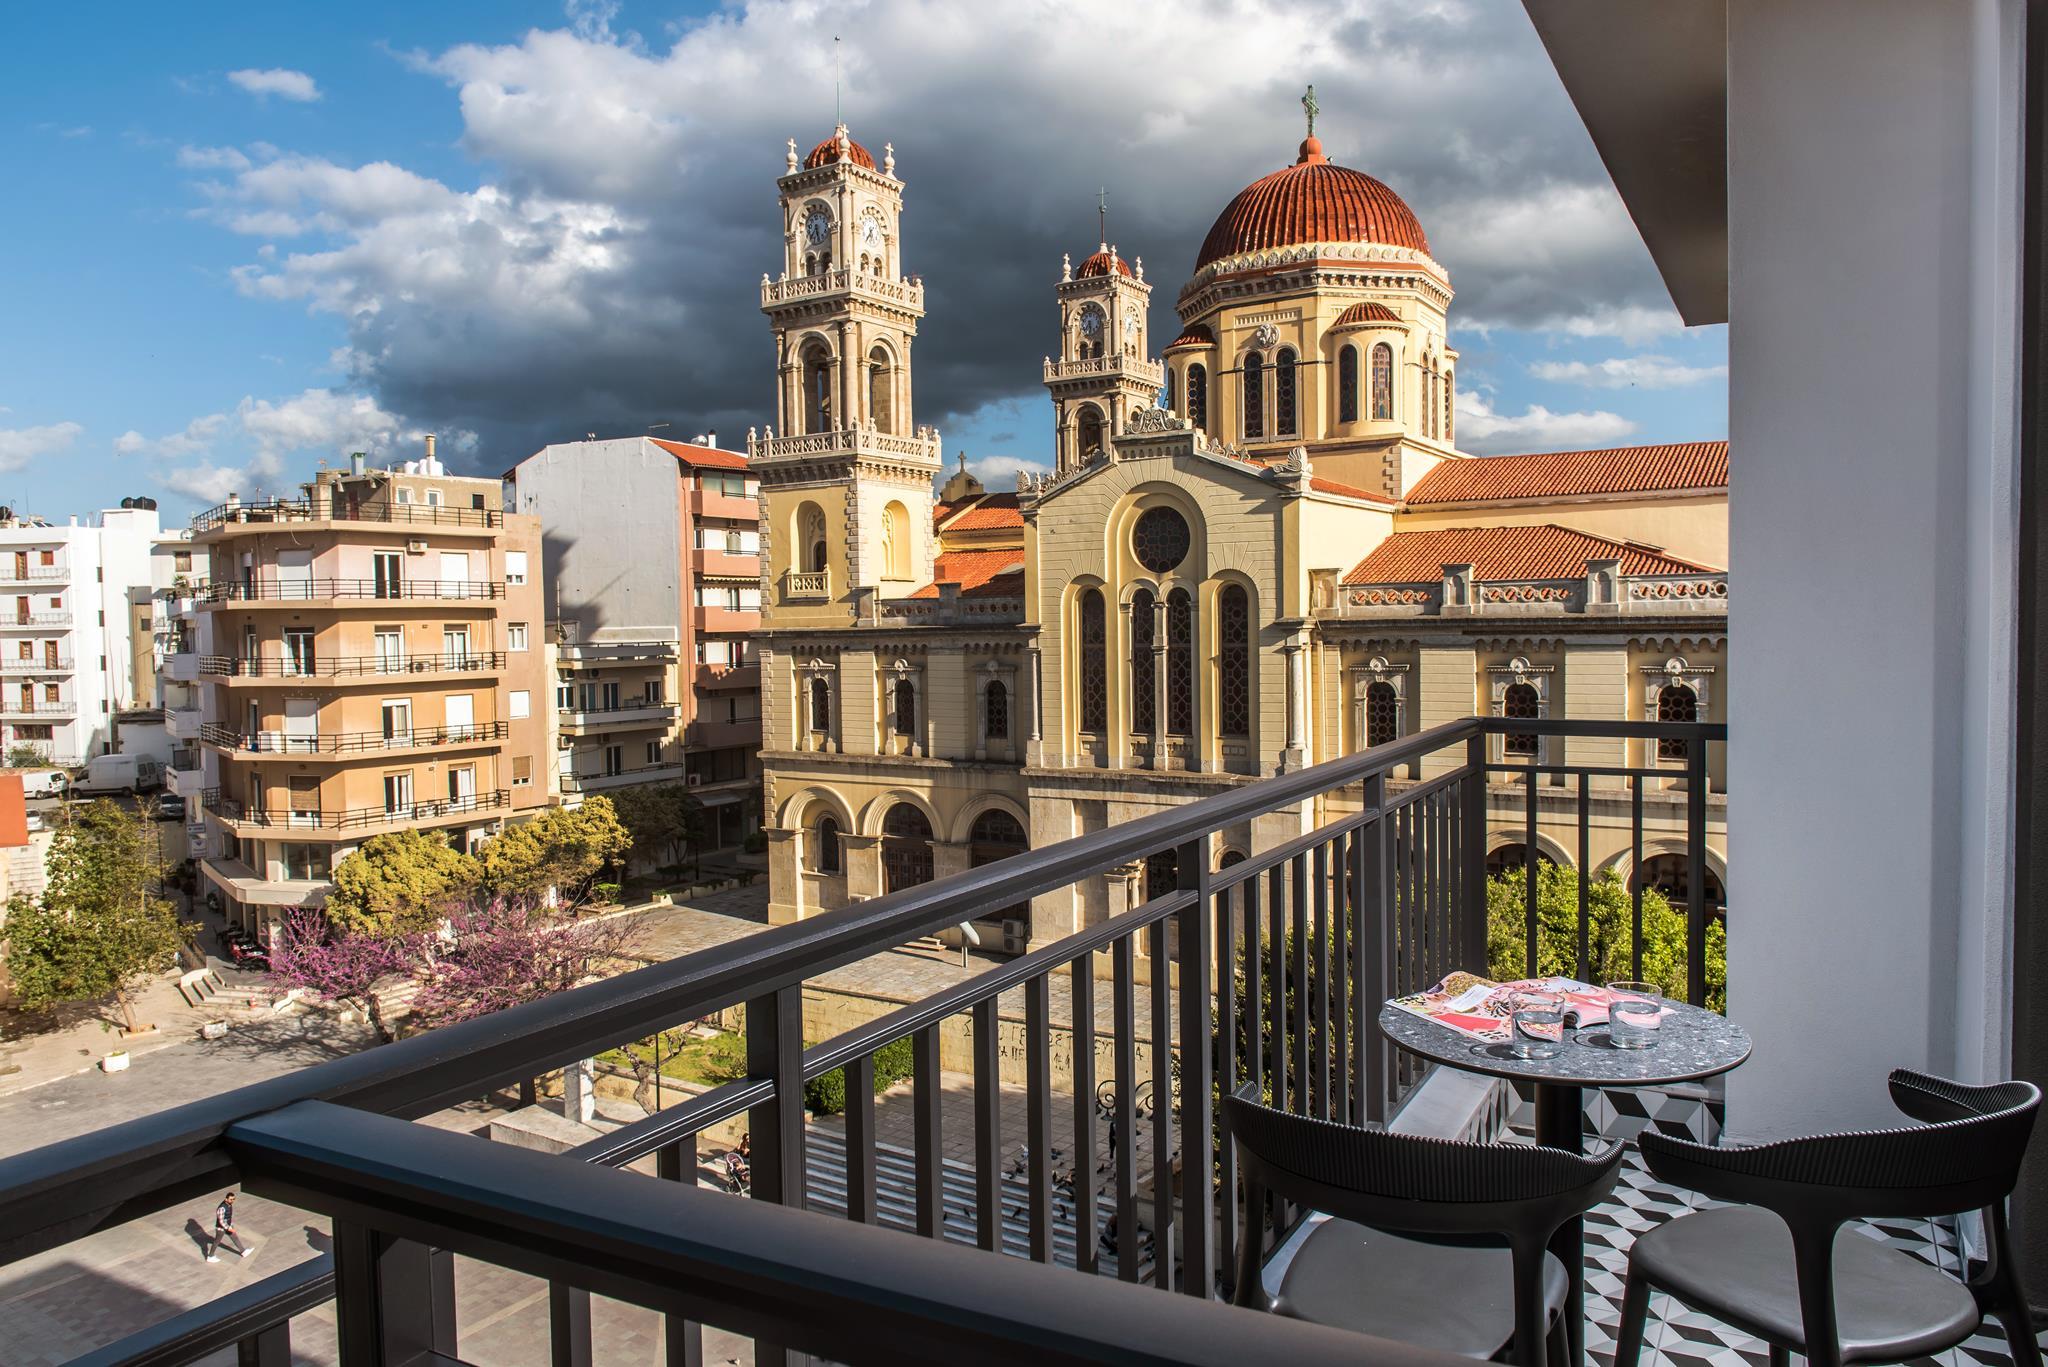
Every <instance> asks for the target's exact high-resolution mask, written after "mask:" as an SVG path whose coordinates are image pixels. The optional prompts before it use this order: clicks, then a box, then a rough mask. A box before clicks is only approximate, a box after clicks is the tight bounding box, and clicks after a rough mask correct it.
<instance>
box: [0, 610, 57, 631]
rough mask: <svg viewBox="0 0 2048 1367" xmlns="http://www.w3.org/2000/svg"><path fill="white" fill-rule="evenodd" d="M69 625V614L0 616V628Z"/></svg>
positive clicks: (10, 614) (11, 614)
mask: <svg viewBox="0 0 2048 1367" xmlns="http://www.w3.org/2000/svg"><path fill="white" fill-rule="evenodd" d="M70 625H71V614H70V613H69V612H62V611H59V612H10V613H6V614H4V615H0V628H4V627H68V626H70Z"/></svg>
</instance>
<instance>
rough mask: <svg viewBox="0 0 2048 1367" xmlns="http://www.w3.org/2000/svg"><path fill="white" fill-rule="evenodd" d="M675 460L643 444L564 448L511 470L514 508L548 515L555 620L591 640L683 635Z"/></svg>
mask: <svg viewBox="0 0 2048 1367" xmlns="http://www.w3.org/2000/svg"><path fill="white" fill-rule="evenodd" d="M679 468H680V467H679V466H678V465H677V464H676V458H675V457H674V456H672V455H670V454H669V453H668V452H666V451H664V450H662V449H661V448H660V447H658V446H656V445H654V443H652V442H649V441H643V440H641V439H640V438H638V437H622V438H618V439H616V440H611V441H587V442H562V443H559V444H557V445H554V446H549V447H546V448H544V449H543V450H541V451H540V452H538V453H536V454H535V455H532V456H529V457H528V458H527V459H525V460H523V461H521V462H520V463H519V465H518V468H517V469H516V470H514V472H513V480H514V491H515V492H514V497H515V499H516V508H515V511H518V512H522V513H538V514H540V518H541V548H542V556H541V559H542V562H543V563H542V564H541V565H538V566H535V567H534V570H535V571H538V572H540V573H542V574H544V575H545V576H546V582H547V593H546V602H547V614H548V620H549V621H550V622H558V621H559V622H569V623H574V624H576V626H577V627H578V629H579V630H580V633H581V635H580V639H581V640H582V641H584V642H602V641H677V640H680V639H681V638H682V618H681V610H682V603H683V594H682V589H681V587H680V586H679V585H678V583H677V579H678V577H679V576H680V574H681V572H682V564H683V545H682V535H683V529H682V514H681V506H682V505H681V498H682V492H681V483H680V481H679V480H678V479H677V477H676V472H677V470H678V469H679Z"/></svg>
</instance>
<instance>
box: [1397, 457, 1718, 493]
mask: <svg viewBox="0 0 2048 1367" xmlns="http://www.w3.org/2000/svg"><path fill="white" fill-rule="evenodd" d="M1727 487H1728V443H1727V442H1725V441H1689V442H1678V443H1674V444H1672V445H1668V446H1618V447H1614V448H1612V449H1609V450H1604V451H1551V452H1546V453H1543V454H1539V455H1531V456H1474V457H1471V458H1470V459H1467V460H1447V461H1445V462H1443V463H1442V464H1441V465H1439V466H1437V467H1436V469H1434V470H1431V471H1430V472H1429V473H1428V474H1427V475H1424V476H1423V477H1422V480H1421V482H1420V483H1418V484H1417V485H1416V486H1415V487H1414V488H1413V489H1411V490H1409V491H1408V502H1409V503H1411V504H1422V503H1466V502H1477V501H1483V500H1487V499H1496V498H1565V497H1570V496H1572V495H1575V494H1622V493H1649V492H1652V491H1656V490H1664V489H1672V490H1677V489H1699V490H1708V489H1725V488H1727Z"/></svg>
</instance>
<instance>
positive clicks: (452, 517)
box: [192, 498, 505, 532]
mask: <svg viewBox="0 0 2048 1367" xmlns="http://www.w3.org/2000/svg"><path fill="white" fill-rule="evenodd" d="M330 521H332V522H385V523H397V524H401V525H404V526H408V527H502V526H504V525H505V515H504V514H503V513H502V512H499V511H498V510H497V509H495V508H449V507H445V506H436V505H433V504H426V503H391V502H382V501H380V502H377V503H374V504H362V505H358V506H356V507H354V508H351V507H349V506H348V502H347V500H346V499H345V498H344V499H342V500H340V501H339V502H337V503H336V504H334V505H333V506H332V507H331V508H330V507H328V506H327V505H326V503H325V500H323V501H322V503H321V504H320V505H318V506H317V507H316V505H315V504H314V503H313V501H312V500H310V499H304V498H278V499H270V500H267V501H264V502H257V503H241V502H231V503H222V504H219V505H217V506H215V507H212V508H208V509H207V510H206V511H205V512H203V513H201V514H199V515H198V516H197V517H195V518H193V519H192V530H193V531H195V532H210V531H212V530H213V529H214V528H216V527H224V526H227V525H228V524H230V523H236V524H241V523H251V522H256V523H262V522H330Z"/></svg>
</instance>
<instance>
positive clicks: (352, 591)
mask: <svg viewBox="0 0 2048 1367" xmlns="http://www.w3.org/2000/svg"><path fill="white" fill-rule="evenodd" d="M504 596H505V581H504V580H502V579H406V580H400V581H397V582H393V581H391V580H385V579H327V578H322V579H253V580H249V581H247V582H238V581H235V580H220V581H216V582H214V583H211V584H208V585H207V586H206V587H205V588H204V589H202V590H201V591H200V592H199V595H198V601H199V604H200V606H202V607H219V606H221V605H222V604H226V603H262V604H274V603H336V602H346V603H353V602H358V601H378V602H382V601H387V600H389V601H413V600H422V599H425V600H438V601H444V602H445V601H463V600H482V599H493V598H503V597H504Z"/></svg>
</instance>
